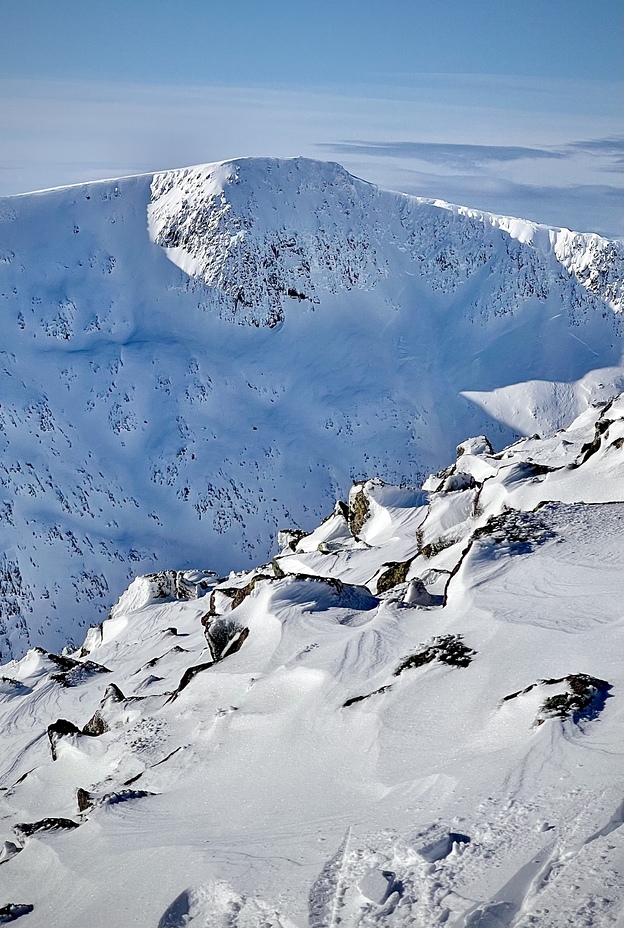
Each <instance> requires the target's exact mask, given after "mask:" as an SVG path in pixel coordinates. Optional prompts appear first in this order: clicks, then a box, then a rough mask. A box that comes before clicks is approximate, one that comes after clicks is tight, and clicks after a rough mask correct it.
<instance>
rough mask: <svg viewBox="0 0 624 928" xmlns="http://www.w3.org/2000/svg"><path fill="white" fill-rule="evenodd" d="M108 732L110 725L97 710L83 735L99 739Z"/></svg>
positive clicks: (85, 727)
mask: <svg viewBox="0 0 624 928" xmlns="http://www.w3.org/2000/svg"><path fill="white" fill-rule="evenodd" d="M107 731H108V725H107V723H106V721H105V720H104V717H103V716H102V713H101V712H100V710H99V709H96V710H95V712H94V713H93V715H92V716H91V718H90V719H89V721H88V722H87V724H86V725H85V726H84V728H83V729H82V734H83V735H90V736H91V737H92V738H98V737H99V736H100V735H103V734H104V733H105V732H107Z"/></svg>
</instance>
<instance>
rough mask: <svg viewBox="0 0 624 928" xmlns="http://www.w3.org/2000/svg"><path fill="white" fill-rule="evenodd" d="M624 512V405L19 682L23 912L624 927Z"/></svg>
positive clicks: (130, 597) (212, 580)
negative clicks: (623, 649)
mask: <svg viewBox="0 0 624 928" xmlns="http://www.w3.org/2000/svg"><path fill="white" fill-rule="evenodd" d="M623 491H624V397H622V396H620V397H619V398H616V399H614V400H611V401H609V402H604V401H603V402H599V403H597V404H594V405H593V406H590V407H588V408H587V409H586V410H585V411H583V412H582V413H581V415H580V416H579V417H577V419H576V420H575V421H574V422H573V423H572V424H571V425H570V427H569V428H568V429H566V430H560V431H558V432H556V433H555V434H554V435H552V436H551V437H549V438H538V437H532V438H523V439H520V440H519V441H517V442H516V443H514V444H512V445H511V446H510V447H508V448H506V449H504V450H503V451H501V452H498V453H495V452H494V450H493V449H492V446H491V445H490V443H489V442H488V440H487V439H486V438H485V437H483V436H478V437H477V438H473V439H470V440H468V441H464V442H462V443H461V444H460V445H459V447H458V448H457V457H456V460H455V462H454V463H452V464H450V465H449V466H448V467H447V468H446V469H445V470H443V471H441V472H438V473H437V474H435V475H433V476H431V477H429V478H428V480H427V481H426V483H425V487H424V489H420V488H418V487H416V488H413V489H412V488H410V487H409V486H405V485H404V486H400V487H399V486H391V485H389V484H387V483H386V482H384V481H382V480H380V479H378V478H375V479H371V480H367V481H365V482H361V483H357V484H356V485H354V486H353V487H352V489H351V491H350V494H349V499H348V501H345V502H340V501H339V502H338V503H337V504H336V505H335V507H334V509H333V511H332V510H331V508H330V509H329V512H328V515H327V518H326V519H325V520H324V521H323V522H321V523H320V525H318V527H317V528H316V529H314V531H312V532H310V533H308V534H303V533H302V532H301V531H284V532H282V533H281V535H280V544H281V548H280V552H279V553H278V554H277V555H276V556H275V557H274V558H273V560H272V561H270V562H268V563H266V564H264V565H263V566H259V567H254V568H253V569H251V570H249V571H237V572H231V573H230V574H229V575H227V576H225V577H223V576H222V577H218V576H216V575H215V574H212V573H210V572H208V571H201V570H195V571H184V570H168V571H163V572H159V573H153V574H150V575H147V576H143V577H139V578H136V579H135V580H133V582H132V583H131V584H130V586H129V588H128V590H127V591H126V592H125V593H124V594H123V595H122V596H121V598H120V599H119V601H118V602H117V604H116V605H115V607H114V608H113V610H112V612H111V614H110V617H109V618H107V619H106V620H105V621H103V622H102V623H101V624H100V625H99V626H94V627H93V628H91V629H90V630H89V633H88V635H87V638H86V641H85V642H84V645H83V646H82V647H81V648H79V649H77V650H76V651H74V652H71V651H65V652H64V653H63V654H62V655H61V654H55V653H53V652H51V651H47V650H45V649H42V648H34V649H31V650H29V651H28V653H27V654H26V655H25V656H23V657H21V658H20V659H18V660H12V661H9V662H8V663H5V664H4V665H3V666H2V667H0V676H1V680H2V682H1V689H0V720H1V721H0V725H1V727H2V732H3V737H2V754H1V761H0V763H1V780H0V782H1V784H2V792H1V793H0V810H1V813H0V814H1V830H2V833H1V834H0V839H2V840H4V848H3V850H2V851H1V852H0V902H2V901H3V900H4V901H6V903H10V904H11V906H7V907H6V908H5V909H2V908H0V913H2V916H3V917H4V915H5V914H6V918H9V915H10V916H11V917H15V918H18V917H19V918H22V917H23V919H24V921H23V924H24V925H25V926H26V925H28V926H30V928H39V926H41V928H44V926H45V928H83V926H84V925H87V924H88V925H90V926H93V928H99V926H102V928H104V926H109V925H111V924H115V925H120V926H124V928H135V926H136V928H147V926H154V928H156V926H158V928H183V926H193V928H219V926H222V928H226V926H228V928H260V926H262V928H306V926H308V928H337V926H338V925H343V926H349V928H365V926H379V928H381V926H388V928H398V926H410V928H411V926H421V928H432V926H436V925H446V926H452V928H486V926H487V928H536V926H539V928H570V926H575V928H576V926H591V928H607V926H615V925H616V924H617V925H621V924H622V922H621V919H620V921H618V918H619V917H620V916H621V913H622V906H623V903H624V828H623V827H622V824H623V820H624V816H623V808H624V807H623V795H622V762H623V760H622V738H621V732H622V720H623V714H624V708H623V705H624V704H623V703H622V692H623V688H624V671H623V669H622V661H621V641H622V627H623V623H624V612H623V609H622V582H621V581H622V570H623V567H624V533H623V532H622V524H623V518H624V492H623ZM21 924H22V922H21V921H20V925H21Z"/></svg>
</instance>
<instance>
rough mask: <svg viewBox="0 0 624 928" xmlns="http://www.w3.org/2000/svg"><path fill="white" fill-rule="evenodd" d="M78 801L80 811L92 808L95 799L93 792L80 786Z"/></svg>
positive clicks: (77, 793)
mask: <svg viewBox="0 0 624 928" xmlns="http://www.w3.org/2000/svg"><path fill="white" fill-rule="evenodd" d="M76 802H77V804H78V811H79V812H86V811H87V809H90V808H91V807H92V806H93V804H94V802H95V799H94V797H93V794H92V793H90V792H88V790H86V789H82V788H81V787H79V788H78V789H77V790H76Z"/></svg>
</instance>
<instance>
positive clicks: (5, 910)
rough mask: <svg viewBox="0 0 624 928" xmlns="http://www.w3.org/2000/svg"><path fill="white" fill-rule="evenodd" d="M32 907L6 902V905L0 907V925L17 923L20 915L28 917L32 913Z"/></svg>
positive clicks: (21, 903) (23, 903) (27, 904)
mask: <svg viewBox="0 0 624 928" xmlns="http://www.w3.org/2000/svg"><path fill="white" fill-rule="evenodd" d="M33 909H34V905H30V904H29V903H26V902H7V904H6V905H3V906H0V925H8V924H9V923H10V922H15V921H17V919H18V918H21V917H22V915H28V913H29V912H32V911H33Z"/></svg>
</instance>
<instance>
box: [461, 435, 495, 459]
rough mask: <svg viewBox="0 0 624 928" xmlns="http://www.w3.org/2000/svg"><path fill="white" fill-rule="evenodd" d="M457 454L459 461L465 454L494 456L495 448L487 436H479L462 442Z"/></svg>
mask: <svg viewBox="0 0 624 928" xmlns="http://www.w3.org/2000/svg"><path fill="white" fill-rule="evenodd" d="M455 453H456V455H457V458H458V459H459V458H460V457H461V456H462V455H463V454H494V448H492V445H491V444H490V441H489V439H488V438H486V436H485V435H477V436H476V437H475V438H467V439H466V440H465V441H462V442H460V443H459V444H458V445H457V448H456V449H455Z"/></svg>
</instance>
